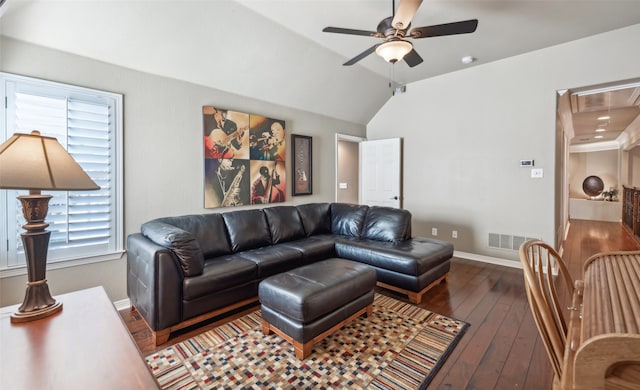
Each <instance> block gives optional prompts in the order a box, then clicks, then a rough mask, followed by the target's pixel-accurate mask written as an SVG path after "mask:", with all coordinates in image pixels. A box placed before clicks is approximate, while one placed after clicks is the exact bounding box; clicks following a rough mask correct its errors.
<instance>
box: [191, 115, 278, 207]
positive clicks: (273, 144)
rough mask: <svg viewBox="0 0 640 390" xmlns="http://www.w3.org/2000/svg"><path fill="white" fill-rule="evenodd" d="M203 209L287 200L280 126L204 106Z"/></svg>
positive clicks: (260, 119)
mask: <svg viewBox="0 0 640 390" xmlns="http://www.w3.org/2000/svg"><path fill="white" fill-rule="evenodd" d="M202 117H203V140H204V141H203V146H204V175H205V177H204V207H205V208H215V207H234V206H245V205H250V204H266V203H278V202H284V201H285V200H286V188H287V187H286V173H285V156H286V142H285V122H284V121H283V120H279V119H272V118H267V117H264V116H260V115H254V114H247V113H242V112H238V111H231V110H227V109H224V108H221V107H218V106H203V107H202Z"/></svg>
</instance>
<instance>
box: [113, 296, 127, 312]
mask: <svg viewBox="0 0 640 390" xmlns="http://www.w3.org/2000/svg"><path fill="white" fill-rule="evenodd" d="M113 306H115V307H116V310H118V311H120V310H125V309H129V308H130V307H131V301H130V300H129V298H127V299H122V300H120V301H115V302H113Z"/></svg>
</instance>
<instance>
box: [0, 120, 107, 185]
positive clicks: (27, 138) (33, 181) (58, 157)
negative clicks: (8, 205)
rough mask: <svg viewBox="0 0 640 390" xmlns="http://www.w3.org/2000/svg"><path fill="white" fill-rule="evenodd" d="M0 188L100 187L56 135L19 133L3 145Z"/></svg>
mask: <svg viewBox="0 0 640 390" xmlns="http://www.w3.org/2000/svg"><path fill="white" fill-rule="evenodd" d="M0 188H5V189H17V190H62V191H65V190H97V189H99V188H100V187H99V186H98V185H97V184H96V183H95V182H94V181H93V180H91V178H90V177H89V175H87V174H86V173H85V171H84V170H83V169H82V168H81V167H80V165H78V163H77V162H76V161H75V160H74V159H73V157H71V155H70V154H69V153H67V151H66V150H64V148H63V147H62V145H60V143H59V142H58V140H57V139H55V138H53V137H44V136H41V135H40V132H39V131H36V130H34V131H32V132H31V134H20V133H16V134H14V135H13V136H12V137H11V138H9V139H8V140H7V141H6V142H5V143H3V144H2V145H0Z"/></svg>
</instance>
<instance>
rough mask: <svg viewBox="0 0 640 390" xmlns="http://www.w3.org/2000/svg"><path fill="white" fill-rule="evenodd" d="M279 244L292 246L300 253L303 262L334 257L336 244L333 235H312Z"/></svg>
mask: <svg viewBox="0 0 640 390" xmlns="http://www.w3.org/2000/svg"><path fill="white" fill-rule="evenodd" d="M280 245H283V246H286V247H289V248H293V249H295V250H297V251H300V252H301V253H302V257H303V259H304V263H305V264H306V263H310V262H313V261H317V260H323V259H328V258H329V257H336V244H335V241H334V238H333V236H331V235H324V236H317V237H316V236H312V237H309V238H303V239H302V240H295V241H289V242H285V243H282V244H280Z"/></svg>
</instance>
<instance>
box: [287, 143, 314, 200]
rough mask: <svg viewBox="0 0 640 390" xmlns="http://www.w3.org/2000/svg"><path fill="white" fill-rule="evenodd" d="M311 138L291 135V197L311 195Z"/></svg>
mask: <svg viewBox="0 0 640 390" xmlns="http://www.w3.org/2000/svg"><path fill="white" fill-rule="evenodd" d="M311 142H312V139H311V137H308V136H305V135H297V134H291V145H293V146H292V148H291V157H292V158H293V164H291V174H292V177H293V185H292V186H291V187H292V195H293V196H297V195H311V194H312V184H313V172H312V171H311V150H312V147H311Z"/></svg>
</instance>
